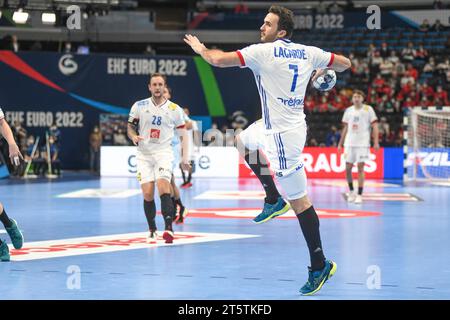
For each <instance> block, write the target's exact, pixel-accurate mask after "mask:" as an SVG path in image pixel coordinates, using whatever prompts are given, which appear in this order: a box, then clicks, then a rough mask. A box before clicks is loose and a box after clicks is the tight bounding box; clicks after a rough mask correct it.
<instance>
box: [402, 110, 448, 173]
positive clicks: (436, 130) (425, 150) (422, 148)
mask: <svg viewBox="0 0 450 320" xmlns="http://www.w3.org/2000/svg"><path fill="white" fill-rule="evenodd" d="M403 129H404V132H403V154H404V166H403V167H404V172H403V173H404V174H403V177H404V180H405V181H408V180H409V181H411V180H415V181H417V180H425V181H426V180H429V181H434V180H436V181H450V107H426V108H424V107H413V108H405V110H404V117H403Z"/></svg>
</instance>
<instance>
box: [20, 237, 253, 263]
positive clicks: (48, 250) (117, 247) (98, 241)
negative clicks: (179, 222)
mask: <svg viewBox="0 0 450 320" xmlns="http://www.w3.org/2000/svg"><path fill="white" fill-rule="evenodd" d="M147 235H148V232H139V233H126V234H113V235H106V236H94V237H84V238H72V239H61V240H48V241H36V242H27V243H25V246H24V247H23V248H22V249H20V250H14V249H13V250H11V260H12V261H28V260H37V259H49V258H61V257H69V256H79V255H85V254H98V253H107V252H117V251H125V250H136V249H148V248H156V247H165V246H176V245H187V244H195V243H205V242H211V241H223V240H235V239H248V238H255V237H259V236H258V235H250V234H225V233H199V232H176V233H175V239H174V242H173V243H172V244H166V243H165V242H164V240H163V239H162V233H161V234H160V235H159V237H158V239H157V243H156V244H148V243H147V242H146V240H147Z"/></svg>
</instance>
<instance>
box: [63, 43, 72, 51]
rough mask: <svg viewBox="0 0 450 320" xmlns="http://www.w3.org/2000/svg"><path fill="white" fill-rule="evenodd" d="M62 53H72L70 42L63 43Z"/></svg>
mask: <svg viewBox="0 0 450 320" xmlns="http://www.w3.org/2000/svg"><path fill="white" fill-rule="evenodd" d="M63 52H64V53H70V52H72V44H71V43H70V42H68V41H67V42H66V43H64V50H63Z"/></svg>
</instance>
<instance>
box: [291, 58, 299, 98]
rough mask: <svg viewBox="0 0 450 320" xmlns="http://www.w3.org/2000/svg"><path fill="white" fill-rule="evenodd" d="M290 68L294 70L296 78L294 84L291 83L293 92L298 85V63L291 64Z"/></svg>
mask: <svg viewBox="0 0 450 320" xmlns="http://www.w3.org/2000/svg"><path fill="white" fill-rule="evenodd" d="M289 69H290V70H294V79H292V85H291V92H294V91H295V87H296V86H297V78H298V66H297V65H296V64H290V65H289Z"/></svg>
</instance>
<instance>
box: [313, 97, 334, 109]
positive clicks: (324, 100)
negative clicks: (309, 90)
mask: <svg viewBox="0 0 450 320" xmlns="http://www.w3.org/2000/svg"><path fill="white" fill-rule="evenodd" d="M331 109H334V108H333V107H332V105H331V103H329V102H328V99H327V97H325V96H322V98H321V99H320V103H319V104H317V105H316V106H315V108H314V111H315V112H327V111H330V110H331Z"/></svg>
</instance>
